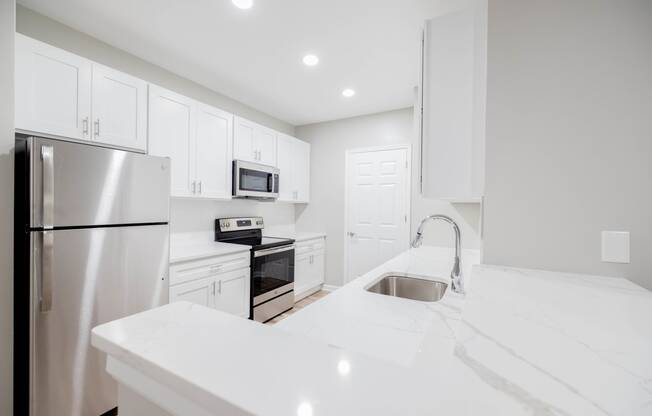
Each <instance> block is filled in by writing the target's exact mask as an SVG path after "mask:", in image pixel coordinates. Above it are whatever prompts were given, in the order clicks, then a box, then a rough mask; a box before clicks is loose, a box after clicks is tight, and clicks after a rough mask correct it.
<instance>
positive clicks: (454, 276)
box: [412, 215, 464, 295]
mask: <svg viewBox="0 0 652 416" xmlns="http://www.w3.org/2000/svg"><path fill="white" fill-rule="evenodd" d="M432 220H442V221H446V222H447V223H449V224H450V225H452V226H453V231H454V232H455V264H454V265H453V270H451V287H452V288H453V292H455V293H459V294H461V295H463V294H464V278H463V277H462V271H461V269H460V261H461V256H462V250H461V246H462V237H461V236H460V227H458V226H457V223H456V222H455V221H454V220H453V219H452V218H451V217H448V216H446V215H429V216H427V217H426V218H424V219H423V220H421V224H419V228H418V229H417V235H415V236H414V240H412V247H414V248H417V247H420V246H421V242H422V241H423V229H424V227H425V226H426V223H427V222H429V221H432Z"/></svg>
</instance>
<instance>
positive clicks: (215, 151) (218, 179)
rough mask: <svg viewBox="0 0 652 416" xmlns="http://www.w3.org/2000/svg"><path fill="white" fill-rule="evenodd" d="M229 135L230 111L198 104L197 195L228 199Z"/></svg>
mask: <svg viewBox="0 0 652 416" xmlns="http://www.w3.org/2000/svg"><path fill="white" fill-rule="evenodd" d="M232 137H233V115H232V114H229V113H227V112H225V111H222V110H218V109H217V108H214V107H210V106H207V105H203V104H199V105H198V110H197V137H196V140H195V172H196V174H195V179H196V180H197V190H196V191H197V194H198V195H199V196H202V197H206V198H223V199H229V198H231V176H232V173H231V170H232V169H231V166H232V150H231V142H232Z"/></svg>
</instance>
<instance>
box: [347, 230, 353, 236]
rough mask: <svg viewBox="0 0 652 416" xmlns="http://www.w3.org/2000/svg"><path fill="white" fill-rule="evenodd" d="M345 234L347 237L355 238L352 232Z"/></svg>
mask: <svg viewBox="0 0 652 416" xmlns="http://www.w3.org/2000/svg"><path fill="white" fill-rule="evenodd" d="M346 234H347V235H348V236H349V237H355V233H354V232H351V231H349V232H348V233H346Z"/></svg>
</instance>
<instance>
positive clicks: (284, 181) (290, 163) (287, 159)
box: [276, 133, 296, 201]
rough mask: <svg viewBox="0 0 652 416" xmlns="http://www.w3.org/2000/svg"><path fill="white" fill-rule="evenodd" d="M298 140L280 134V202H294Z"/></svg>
mask: <svg viewBox="0 0 652 416" xmlns="http://www.w3.org/2000/svg"><path fill="white" fill-rule="evenodd" d="M295 140H296V139H295V138H293V137H290V136H288V135H287V134H282V133H279V134H278V137H277V142H276V149H277V155H278V157H277V162H278V163H277V164H276V167H278V168H279V170H280V173H279V187H278V188H279V192H278V199H279V200H280V201H294V196H295V191H296V189H295V186H294V184H295V182H296V180H295V176H294V165H295V163H294V141H295Z"/></svg>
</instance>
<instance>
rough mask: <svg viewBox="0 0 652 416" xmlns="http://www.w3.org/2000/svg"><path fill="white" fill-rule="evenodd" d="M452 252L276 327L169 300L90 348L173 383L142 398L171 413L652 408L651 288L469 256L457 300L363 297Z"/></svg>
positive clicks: (433, 255) (404, 260)
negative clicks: (169, 394) (190, 408)
mask: <svg viewBox="0 0 652 416" xmlns="http://www.w3.org/2000/svg"><path fill="white" fill-rule="evenodd" d="M451 257H452V256H451V251H450V250H448V249H440V248H433V247H422V248H419V249H416V250H414V249H413V250H409V251H406V252H405V253H403V254H401V255H399V256H398V257H396V258H394V259H393V260H390V261H389V262H387V263H385V264H384V265H382V266H380V267H378V268H376V269H374V270H373V271H371V272H369V273H367V274H365V275H364V276H362V277H360V278H358V279H356V280H354V281H353V282H351V283H349V284H348V285H346V286H344V287H342V288H340V289H338V290H336V291H334V292H333V293H331V294H329V295H328V296H326V297H324V298H322V299H320V300H319V301H317V302H315V303H313V304H311V305H309V306H307V307H305V308H303V309H302V310H301V311H299V312H297V313H295V314H293V315H292V316H290V317H289V318H287V319H285V320H284V321H281V322H280V323H278V324H277V325H275V326H267V325H262V324H259V323H256V322H252V321H246V320H242V319H241V318H237V317H233V316H230V315H227V314H224V313H221V312H218V311H215V310H211V309H207V308H204V307H201V306H197V305H192V304H189V303H175V304H171V305H166V306H164V307H161V308H157V309H154V310H151V311H147V312H144V313H141V314H138V315H134V316H131V317H127V318H124V319H121V320H118V321H114V322H111V323H108V324H105V325H102V326H99V327H97V328H95V329H94V330H93V345H95V346H96V347H97V348H99V349H101V350H103V351H105V352H107V353H108V354H109V355H110V357H111V359H112V360H117V361H119V362H120V363H122V364H123V365H124V366H128V367H130V368H134V369H136V370H137V371H138V373H139V374H144V375H147V376H148V377H149V380H150V382H151V383H159V384H162V385H164V386H165V387H167V388H168V389H173V390H174V391H176V392H181V393H180V394H179V396H178V397H177V399H175V400H176V401H172V400H166V398H164V397H153V396H149V399H150V400H152V401H154V402H156V403H159V404H161V405H162V407H164V408H165V409H166V410H167V411H169V412H170V413H172V414H182V413H180V412H182V410H181V409H184V408H187V407H184V404H183V403H181V401H184V400H185V401H187V403H186V404H185V405H188V403H192V404H193V405H196V406H200V407H201V408H202V409H204V410H205V411H206V414H219V412H218V411H217V410H215V411H213V410H211V409H225V408H229V409H231V410H232V411H231V413H230V414H233V415H238V414H242V415H279V416H280V415H295V414H298V415H299V416H304V415H311V416H321V415H367V414H369V415H397V414H409V415H433V414H445V415H479V414H483V415H649V414H652V353H651V351H652V325H650V322H649V321H650V317H651V316H652V293H651V292H649V291H647V290H645V289H642V288H640V287H638V286H636V285H634V284H633V283H631V282H629V281H627V280H624V279H616V278H604V277H595V276H585V275H573V274H563V273H551V272H542V271H532V270H523V269H509V268H502V267H494V266H474V267H473V272H472V273H469V269H470V264H472V263H474V262H475V261H477V252H467V251H465V252H464V253H463V270H464V271H465V272H466V276H467V290H468V292H467V294H466V295H465V296H460V295H457V294H455V293H453V292H452V291H450V290H447V292H446V294H445V295H444V297H443V298H442V300H440V301H439V302H436V303H425V302H416V301H410V300H406V299H401V298H393V297H388V296H383V295H378V294H374V293H369V292H367V291H365V290H364V289H365V287H367V286H368V285H370V284H372V283H373V282H374V281H376V280H377V279H378V278H379V277H380V276H381V275H382V274H383V273H385V272H388V271H391V272H403V273H412V274H418V275H422V277H425V278H427V279H432V280H441V281H444V282H447V281H448V277H447V276H448V274H449V273H450V266H451V265H452V261H451ZM465 260H466V261H465ZM225 334H228V336H225ZM261 348H262V350H263V351H264V352H265V353H264V354H261V353H260V351H261ZM114 374H117V373H114ZM141 384H142V383H141ZM143 391H144V392H146V391H151V389H150V390H147V389H144V390H143ZM143 394H145V393H143Z"/></svg>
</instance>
